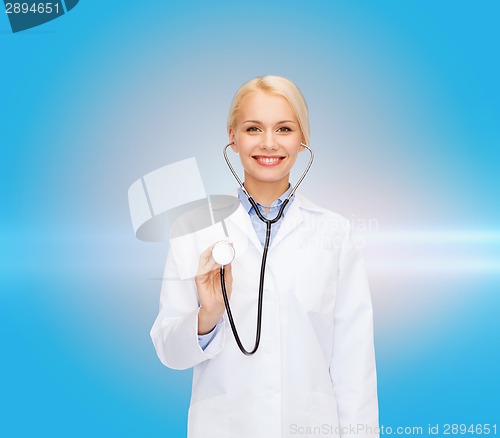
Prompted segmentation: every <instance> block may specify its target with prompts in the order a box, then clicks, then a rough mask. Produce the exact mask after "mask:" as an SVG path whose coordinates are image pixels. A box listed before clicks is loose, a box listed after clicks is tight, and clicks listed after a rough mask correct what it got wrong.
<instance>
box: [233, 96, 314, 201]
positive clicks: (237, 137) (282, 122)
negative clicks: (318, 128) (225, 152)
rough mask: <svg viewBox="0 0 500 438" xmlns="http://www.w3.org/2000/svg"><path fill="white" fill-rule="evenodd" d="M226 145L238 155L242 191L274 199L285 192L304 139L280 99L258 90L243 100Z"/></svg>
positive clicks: (291, 113) (286, 103) (282, 100)
mask: <svg viewBox="0 0 500 438" xmlns="http://www.w3.org/2000/svg"><path fill="white" fill-rule="evenodd" d="M229 141H230V142H234V144H233V145H232V146H231V147H232V148H233V150H234V151H235V152H237V153H239V155H240V160H241V164H242V165H243V169H244V170H245V187H246V188H247V189H248V191H249V192H250V193H251V194H252V195H253V194H256V193H255V192H256V191H262V190H266V189H267V190H269V191H270V192H272V193H273V194H275V193H277V195H275V196H276V197H278V196H280V195H281V194H282V193H284V192H285V191H286V190H287V188H288V180H289V177H290V171H291V170H292V167H293V165H294V163H295V160H296V159H297V155H298V153H299V152H300V151H301V150H303V147H302V146H301V145H300V144H301V142H302V141H304V139H303V134H302V131H301V129H300V126H299V122H298V120H297V117H296V115H295V113H294V111H293V109H292V107H291V106H290V104H289V103H288V101H287V100H286V99H285V98H284V97H282V96H278V95H274V94H269V93H265V92H264V91H261V90H258V91H253V92H251V93H249V94H247V95H246V96H244V97H243V98H242V99H241V102H240V104H239V109H238V116H237V117H236V121H235V125H234V127H232V128H230V130H229ZM275 199H276V198H275Z"/></svg>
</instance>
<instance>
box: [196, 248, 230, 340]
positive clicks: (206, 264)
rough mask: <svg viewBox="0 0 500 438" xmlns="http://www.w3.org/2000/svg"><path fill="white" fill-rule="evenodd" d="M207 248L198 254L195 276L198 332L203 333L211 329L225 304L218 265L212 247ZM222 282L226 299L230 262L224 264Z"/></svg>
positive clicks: (219, 317)
mask: <svg viewBox="0 0 500 438" xmlns="http://www.w3.org/2000/svg"><path fill="white" fill-rule="evenodd" d="M213 247H214V245H212V246H210V247H209V248H207V249H206V250H205V251H203V252H202V253H201V255H200V264H199V266H198V273H197V274H196V277H195V282H196V288H197V289H198V299H199V300H200V310H199V312H198V334H199V335H203V334H206V333H209V332H210V331H212V329H213V328H214V327H215V325H216V324H217V322H218V321H219V320H220V319H221V317H222V315H223V313H224V310H225V306H224V298H223V297H222V289H221V284H220V265H218V264H217V263H215V260H214V259H213V257H212V248H213ZM224 280H225V281H224V283H225V286H226V292H227V296H228V299H229V298H230V297H231V291H232V285H233V276H232V272H231V264H229V265H226V266H224Z"/></svg>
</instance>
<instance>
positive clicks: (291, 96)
mask: <svg viewBox="0 0 500 438" xmlns="http://www.w3.org/2000/svg"><path fill="white" fill-rule="evenodd" d="M258 90H261V91H264V92H265V93H269V94H273V95H276V96H282V97H284V98H285V99H286V100H287V102H288V103H289V104H290V106H291V107H292V110H293V112H294V113H295V116H296V117H297V120H298V122H299V126H300V130H301V131H302V135H303V136H304V140H305V143H306V144H309V134H310V128H309V114H308V111H307V103H306V101H305V99H304V96H303V95H302V93H301V92H300V90H299V88H298V87H297V85H295V84H294V83H293V82H292V81H290V80H289V79H286V78H283V77H281V76H259V77H256V78H254V79H251V80H249V81H248V82H245V83H244V84H243V85H242V86H241V87H240V88H239V90H238V91H237V92H236V94H235V95H234V98H233V101H232V102H231V107H230V108H229V117H228V119H227V130H228V131H229V130H230V129H231V128H232V129H233V130H234V128H235V125H236V119H237V117H238V112H239V109H240V103H241V99H243V97H245V96H246V95H247V94H249V93H252V92H254V91H258Z"/></svg>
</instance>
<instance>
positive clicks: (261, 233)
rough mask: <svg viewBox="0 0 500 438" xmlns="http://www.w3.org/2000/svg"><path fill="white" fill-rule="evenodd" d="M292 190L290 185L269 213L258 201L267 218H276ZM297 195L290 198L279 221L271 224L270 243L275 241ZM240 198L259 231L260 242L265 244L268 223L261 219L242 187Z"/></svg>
mask: <svg viewBox="0 0 500 438" xmlns="http://www.w3.org/2000/svg"><path fill="white" fill-rule="evenodd" d="M291 191H292V187H291V186H289V187H288V190H287V191H286V192H285V193H283V194H282V195H281V196H280V197H279V198H278V199H277V200H276V201H274V202H273V203H272V204H271V205H270V208H269V213H266V212H265V210H264V207H263V206H262V205H261V204H259V203H258V202H257V201H255V202H257V207H258V208H259V211H260V212H261V213H262V215H263V216H264V217H265V218H266V219H274V218H275V217H276V215H277V214H278V212H279V210H280V207H281V204H283V202H285V199H286V197H287V196H288V195H289V193H290V192H291ZM294 197H295V195H293V196H292V197H291V198H290V202H289V203H288V205H287V206H286V207H285V210H283V214H282V215H281V217H280V219H279V220H278V222H275V223H274V224H273V225H272V226H271V239H270V240H269V244H271V242H272V241H273V238H274V236H276V233H277V232H278V229H279V227H280V226H281V223H282V222H283V219H284V218H285V215H286V212H287V211H288V209H289V208H290V205H292V202H293V198H294ZM238 199H239V200H240V202H241V205H243V207H244V208H245V210H246V211H247V213H248V215H249V216H250V220H251V221H252V225H253V228H254V229H255V232H256V233H257V236H258V238H259V240H260V243H261V244H262V246H264V242H265V240H266V227H267V225H266V224H265V223H264V222H263V221H261V220H260V218H259V216H257V213H256V211H255V208H254V207H253V205H252V204H250V201H249V200H248V198H247V195H245V192H243V190H242V189H241V187H240V188H239V189H238Z"/></svg>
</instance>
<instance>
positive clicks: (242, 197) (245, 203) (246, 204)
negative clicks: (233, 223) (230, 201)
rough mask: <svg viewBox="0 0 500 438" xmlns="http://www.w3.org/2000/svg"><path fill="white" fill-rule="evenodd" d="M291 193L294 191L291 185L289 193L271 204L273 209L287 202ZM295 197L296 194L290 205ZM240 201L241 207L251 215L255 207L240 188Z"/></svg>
mask: <svg viewBox="0 0 500 438" xmlns="http://www.w3.org/2000/svg"><path fill="white" fill-rule="evenodd" d="M291 191H292V186H291V185H290V184H289V185H288V189H287V191H286V192H285V193H283V194H282V195H281V196H280V197H279V198H278V199H277V200H276V201H274V202H273V203H272V204H271V207H279V206H280V205H281V204H282V203H283V202H284V201H285V199H286V198H287V196H288V195H289V194H290V192H291ZM294 197H295V194H294V195H293V196H292V197H291V198H290V203H291V202H292V201H293V198H294ZM238 199H239V200H240V202H241V205H243V207H244V208H245V210H246V212H247V213H250V210H251V209H252V208H253V205H252V204H250V201H249V200H248V198H247V195H245V192H244V191H243V190H242V189H241V187H238ZM255 202H257V201H255ZM257 205H259V206H261V204H259V203H258V202H257ZM289 205H290V204H289Z"/></svg>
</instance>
